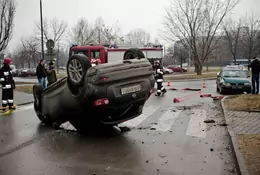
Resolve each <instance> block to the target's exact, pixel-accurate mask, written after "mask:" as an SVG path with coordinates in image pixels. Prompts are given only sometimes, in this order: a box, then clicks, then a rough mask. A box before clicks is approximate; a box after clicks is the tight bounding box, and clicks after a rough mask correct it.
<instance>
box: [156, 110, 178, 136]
mask: <svg viewBox="0 0 260 175" xmlns="http://www.w3.org/2000/svg"><path fill="white" fill-rule="evenodd" d="M181 112H182V110H176V111H174V112H173V111H169V110H168V111H166V112H165V113H164V114H163V115H162V116H161V117H160V118H159V121H158V123H157V125H153V126H152V128H155V129H156V130H157V131H162V132H166V131H169V130H170V129H171V127H172V125H173V124H174V122H175V120H176V119H177V118H178V116H179V115H180V113H181Z"/></svg>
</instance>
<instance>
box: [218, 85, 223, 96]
mask: <svg viewBox="0 0 260 175" xmlns="http://www.w3.org/2000/svg"><path fill="white" fill-rule="evenodd" d="M219 93H220V94H221V95H223V94H224V92H223V90H222V88H221V87H219Z"/></svg>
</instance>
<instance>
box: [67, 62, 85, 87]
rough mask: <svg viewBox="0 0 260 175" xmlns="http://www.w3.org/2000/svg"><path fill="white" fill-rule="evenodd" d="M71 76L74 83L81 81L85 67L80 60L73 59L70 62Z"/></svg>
mask: <svg viewBox="0 0 260 175" xmlns="http://www.w3.org/2000/svg"><path fill="white" fill-rule="evenodd" d="M68 71H69V77H70V79H71V81H73V82H74V83H79V82H80V81H81V79H82V76H83V68H82V65H81V64H80V62H79V61H78V60H75V59H73V60H71V61H70V62H69V68H68Z"/></svg>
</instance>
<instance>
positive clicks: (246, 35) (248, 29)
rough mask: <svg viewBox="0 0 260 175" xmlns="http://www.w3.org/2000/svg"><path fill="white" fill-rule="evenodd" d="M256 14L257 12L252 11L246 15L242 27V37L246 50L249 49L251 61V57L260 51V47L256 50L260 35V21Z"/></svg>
mask: <svg viewBox="0 0 260 175" xmlns="http://www.w3.org/2000/svg"><path fill="white" fill-rule="evenodd" d="M256 16H258V15H257V14H255V13H252V14H251V15H250V16H248V15H247V16H245V17H244V24H245V25H244V27H243V28H242V30H243V31H242V35H243V36H242V39H241V41H242V42H243V44H244V46H245V48H246V50H247V54H246V55H247V58H248V62H250V61H251V58H252V56H253V55H254V54H256V52H258V49H257V51H256V46H257V44H258V43H257V40H258V38H257V37H258V36H259V29H260V21H259V20H258V19H256Z"/></svg>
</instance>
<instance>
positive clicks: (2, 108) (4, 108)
mask: <svg viewBox="0 0 260 175" xmlns="http://www.w3.org/2000/svg"><path fill="white" fill-rule="evenodd" d="M7 109H8V107H7V106H1V107H0V110H2V111H6V110H7Z"/></svg>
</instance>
